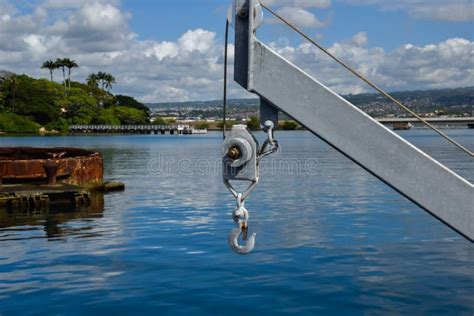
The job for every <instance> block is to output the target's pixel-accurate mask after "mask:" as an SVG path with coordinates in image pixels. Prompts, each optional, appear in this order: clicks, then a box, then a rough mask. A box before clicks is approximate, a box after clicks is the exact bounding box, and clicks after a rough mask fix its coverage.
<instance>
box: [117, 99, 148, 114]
mask: <svg viewBox="0 0 474 316" xmlns="http://www.w3.org/2000/svg"><path fill="white" fill-rule="evenodd" d="M115 99H116V100H117V105H118V106H126V107H129V108H134V109H138V110H142V111H145V112H146V113H147V115H148V116H150V109H149V108H148V107H147V106H146V105H145V104H143V103H141V102H138V101H137V100H135V99H134V98H133V97H129V96H127V95H121V94H118V95H116V96H115Z"/></svg>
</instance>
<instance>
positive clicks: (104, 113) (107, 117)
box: [94, 108, 120, 125]
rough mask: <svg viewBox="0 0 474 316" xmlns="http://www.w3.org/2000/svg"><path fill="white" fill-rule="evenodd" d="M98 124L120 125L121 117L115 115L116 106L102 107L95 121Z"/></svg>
mask: <svg viewBox="0 0 474 316" xmlns="http://www.w3.org/2000/svg"><path fill="white" fill-rule="evenodd" d="M94 123H96V124H107V125H120V119H119V118H118V117H117V116H116V115H115V109H114V108H107V109H101V110H100V111H99V115H98V116H97V118H96V120H95V121H94Z"/></svg>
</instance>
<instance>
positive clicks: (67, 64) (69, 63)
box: [62, 58, 79, 90]
mask: <svg viewBox="0 0 474 316" xmlns="http://www.w3.org/2000/svg"><path fill="white" fill-rule="evenodd" d="M62 62H63V65H64V66H65V67H66V68H67V69H68V78H67V81H68V85H69V87H68V88H69V90H71V69H72V68H77V67H79V65H78V64H77V63H76V61H75V60H71V59H69V58H64V59H63V60H62Z"/></svg>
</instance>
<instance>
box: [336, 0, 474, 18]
mask: <svg viewBox="0 0 474 316" xmlns="http://www.w3.org/2000/svg"><path fill="white" fill-rule="evenodd" d="M345 1H346V2H347V3H350V4H356V5H377V6H378V7H380V8H381V9H382V10H403V11H406V12H408V14H410V15H411V16H412V17H414V18H416V19H423V20H437V21H448V22H466V21H473V20H474V2H473V1H472V0H398V1H392V0H345Z"/></svg>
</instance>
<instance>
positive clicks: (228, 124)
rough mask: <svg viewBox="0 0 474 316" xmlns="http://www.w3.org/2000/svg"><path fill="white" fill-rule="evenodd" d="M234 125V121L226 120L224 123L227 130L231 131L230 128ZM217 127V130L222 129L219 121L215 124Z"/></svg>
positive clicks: (222, 123) (221, 123)
mask: <svg viewBox="0 0 474 316" xmlns="http://www.w3.org/2000/svg"><path fill="white" fill-rule="evenodd" d="M234 124H235V121H228V120H227V121H225V126H226V129H227V130H229V129H231V128H232V126H234ZM217 127H218V128H224V122H222V121H221V122H219V123H217Z"/></svg>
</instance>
